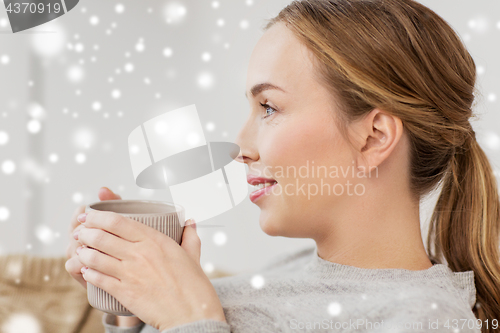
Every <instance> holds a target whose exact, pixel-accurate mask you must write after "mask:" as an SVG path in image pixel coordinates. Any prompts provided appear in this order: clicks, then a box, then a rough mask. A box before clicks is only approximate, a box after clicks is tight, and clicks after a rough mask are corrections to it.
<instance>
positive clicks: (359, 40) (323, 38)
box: [264, 0, 500, 332]
mask: <svg viewBox="0 0 500 333" xmlns="http://www.w3.org/2000/svg"><path fill="white" fill-rule="evenodd" d="M278 22H284V23H285V24H286V26H287V27H288V28H289V29H290V30H291V31H292V32H294V34H295V35H296V36H297V38H298V39H299V40H301V41H302V42H303V43H304V44H305V45H306V46H307V47H308V48H309V49H310V50H311V51H312V53H313V54H314V55H315V57H314V59H313V62H314V64H315V74H316V75H317V79H318V80H319V81H320V82H321V83H322V84H324V85H325V86H326V87H328V88H329V89H330V91H331V93H332V97H334V98H332V101H334V102H335V103H336V104H337V106H338V109H339V110H340V113H339V114H338V115H337V116H338V117H337V118H338V121H339V128H340V129H341V130H342V134H343V135H344V137H346V139H347V140H348V138H347V136H346V127H347V125H348V124H349V122H351V121H354V120H356V119H359V118H360V117H363V116H365V115H366V114H368V113H369V112H370V111H371V110H373V109H374V108H375V107H378V108H381V109H383V110H385V111H386V112H388V113H391V114H392V115H394V116H397V117H399V118H400V119H401V121H402V123H403V126H404V129H405V131H406V133H407V134H408V137H409V139H410V143H411V144H410V147H411V149H409V153H410V161H411V168H410V170H409V171H410V176H411V179H410V188H411V190H412V193H413V194H414V195H415V198H417V199H420V198H421V196H422V195H424V194H427V193H428V192H429V191H431V190H432V189H435V188H436V187H437V186H439V185H441V186H442V190H441V193H440V195H439V198H438V201H437V204H436V207H435V210H434V212H433V215H432V217H431V221H430V227H429V235H428V238H427V248H428V252H429V258H430V260H431V261H432V262H433V263H442V258H443V257H444V259H445V260H446V262H447V264H448V266H449V267H450V269H451V270H452V271H455V272H462V271H467V270H473V271H474V277H475V285H476V290H477V293H476V304H475V306H474V307H473V309H472V310H473V312H474V315H475V316H476V318H478V319H481V320H482V322H483V323H485V321H486V320H487V319H488V320H489V323H490V325H488V326H489V328H486V327H485V325H483V328H482V331H483V332H492V328H491V320H493V319H497V320H498V319H500V304H499V302H500V256H499V236H500V230H499V228H500V220H499V219H500V200H499V192H498V188H497V182H496V178H495V176H494V173H493V170H492V167H491V165H490V162H489V161H488V159H487V157H486V155H485V153H484V152H483V150H482V149H481V147H480V146H479V144H478V143H477V141H476V138H475V133H474V131H473V129H472V126H471V124H470V122H469V118H470V117H472V116H473V112H472V107H473V105H472V104H473V102H474V94H475V93H476V89H475V81H476V66H475V63H474V60H473V59H472V57H471V55H470V54H469V52H468V51H467V49H466V47H465V46H464V44H463V43H462V41H461V40H460V38H459V37H458V36H457V34H456V33H455V31H454V30H453V29H452V28H451V27H450V25H448V23H447V22H446V21H445V20H444V19H442V18H441V17H440V16H439V15H437V14H436V13H435V12H434V11H432V10H430V9H429V8H427V7H425V6H424V5H422V4H420V3H418V2H416V1H412V0H302V1H293V2H292V3H291V4H289V5H288V6H287V7H285V8H284V9H283V10H282V11H281V12H280V13H279V14H278V15H277V16H276V17H274V18H272V19H270V20H269V22H268V23H267V25H266V26H265V27H264V30H267V29H269V28H270V27H271V26H273V25H274V24H275V23H278Z"/></svg>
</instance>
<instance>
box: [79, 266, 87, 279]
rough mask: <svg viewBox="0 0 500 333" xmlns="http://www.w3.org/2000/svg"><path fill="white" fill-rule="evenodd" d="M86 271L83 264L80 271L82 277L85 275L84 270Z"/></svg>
mask: <svg viewBox="0 0 500 333" xmlns="http://www.w3.org/2000/svg"><path fill="white" fill-rule="evenodd" d="M86 271H87V267H85V266H83V267H82V269H81V270H80V272H82V275H83V277H85V272H86Z"/></svg>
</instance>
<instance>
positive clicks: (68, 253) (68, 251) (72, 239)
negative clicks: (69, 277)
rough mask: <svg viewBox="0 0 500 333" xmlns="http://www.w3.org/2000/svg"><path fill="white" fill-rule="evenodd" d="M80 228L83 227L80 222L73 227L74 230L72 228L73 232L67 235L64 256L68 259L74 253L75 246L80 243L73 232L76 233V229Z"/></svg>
mask: <svg viewBox="0 0 500 333" xmlns="http://www.w3.org/2000/svg"><path fill="white" fill-rule="evenodd" d="M82 228H85V226H84V225H82V224H80V225H79V226H78V227H76V228H75V230H73V233H72V234H71V235H70V236H69V244H68V246H67V247H66V258H68V259H69V258H71V257H72V256H73V255H74V254H75V253H76V252H75V250H76V248H77V247H79V246H81V245H82V243H81V242H80V241H79V240H78V237H77V238H75V233H78V231H79V230H81V229H82Z"/></svg>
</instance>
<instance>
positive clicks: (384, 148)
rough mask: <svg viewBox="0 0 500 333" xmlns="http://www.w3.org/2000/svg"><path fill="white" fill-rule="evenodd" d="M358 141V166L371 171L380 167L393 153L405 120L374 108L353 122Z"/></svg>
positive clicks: (362, 170)
mask: <svg viewBox="0 0 500 333" xmlns="http://www.w3.org/2000/svg"><path fill="white" fill-rule="evenodd" d="M351 125H352V126H351V129H352V130H353V131H355V135H356V138H357V142H356V144H355V148H356V153H357V154H356V156H355V162H356V168H357V169H358V171H360V172H366V175H367V176H369V174H370V172H371V171H372V170H374V169H376V168H378V167H379V165H381V164H382V163H383V162H384V161H385V160H386V159H387V158H388V157H389V156H390V155H391V153H392V151H393V150H394V149H395V147H396V146H397V144H398V142H399V141H400V139H401V136H402V135H403V122H402V121H401V119H399V118H398V117H396V116H393V115H391V114H389V113H387V112H385V111H383V110H381V109H378V108H375V109H373V110H372V111H371V112H370V113H369V114H368V115H367V116H365V117H364V118H362V119H361V120H359V121H356V122H354V123H353V124H351Z"/></svg>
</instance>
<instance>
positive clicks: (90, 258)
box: [87, 249, 99, 266]
mask: <svg viewBox="0 0 500 333" xmlns="http://www.w3.org/2000/svg"><path fill="white" fill-rule="evenodd" d="M98 261H99V259H98V255H97V251H96V250H90V249H89V253H88V254H87V262H88V264H89V266H95V265H96V264H97V262H98Z"/></svg>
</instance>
